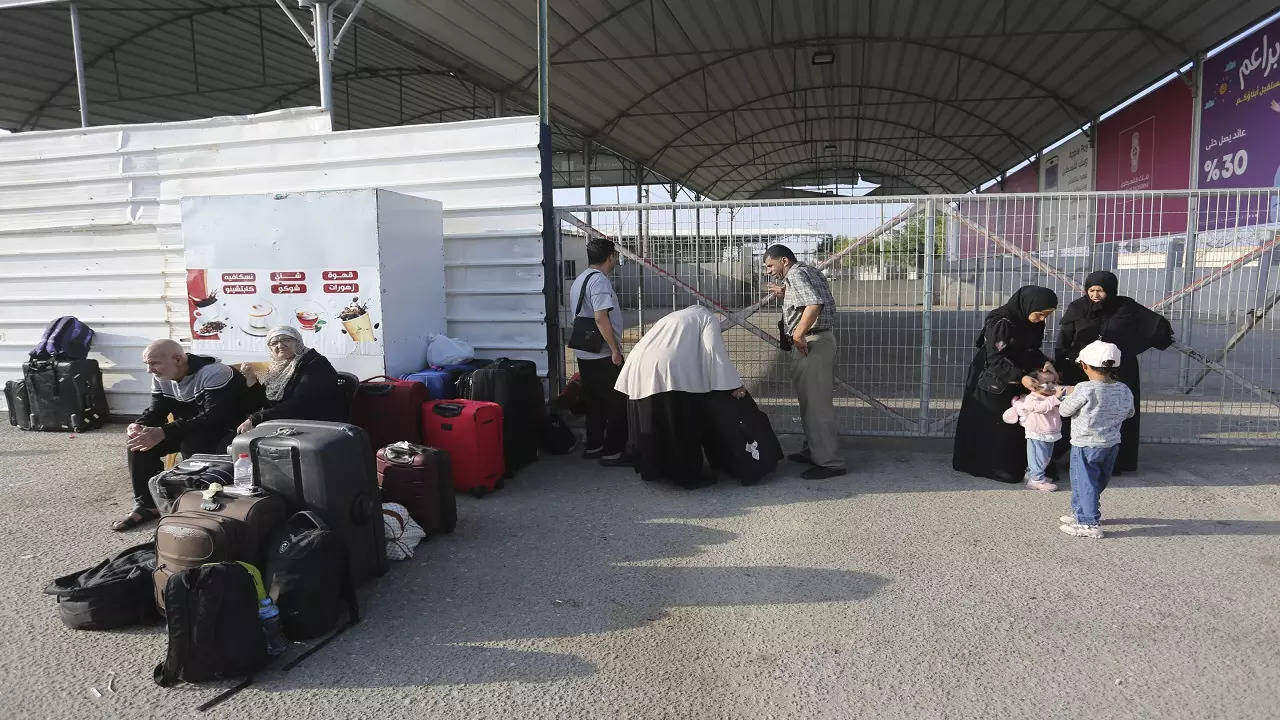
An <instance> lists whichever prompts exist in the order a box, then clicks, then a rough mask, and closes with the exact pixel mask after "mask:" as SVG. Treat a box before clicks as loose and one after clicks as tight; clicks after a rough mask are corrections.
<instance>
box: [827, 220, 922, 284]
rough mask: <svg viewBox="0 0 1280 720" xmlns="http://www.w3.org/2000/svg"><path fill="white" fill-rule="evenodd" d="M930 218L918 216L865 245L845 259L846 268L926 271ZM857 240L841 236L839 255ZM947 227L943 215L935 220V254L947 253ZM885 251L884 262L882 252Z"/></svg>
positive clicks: (838, 238) (839, 238)
mask: <svg viewBox="0 0 1280 720" xmlns="http://www.w3.org/2000/svg"><path fill="white" fill-rule="evenodd" d="M928 222H929V221H928V218H926V217H925V216H924V215H923V214H920V215H915V216H913V217H912V218H911V219H910V220H907V221H906V222H905V223H903V224H901V225H899V226H898V227H896V228H894V229H893V230H890V231H889V232H887V233H885V234H884V235H883V236H881V237H879V238H876V239H874V240H871V241H870V242H866V243H863V244H862V245H861V246H859V247H858V248H856V249H855V250H853V251H852V252H850V253H849V254H848V255H845V256H844V264H845V265H850V266H872V265H879V264H880V262H881V260H882V259H883V260H884V262H886V263H889V264H893V265H898V266H900V267H904V268H906V267H914V268H916V269H917V270H923V269H924V249H925V231H926V230H927V229H928V227H927V223H928ZM855 239H856V238H851V237H848V236H846V235H840V236H838V237H837V238H836V252H839V251H841V250H843V249H845V248H847V247H849V245H851V244H852V243H853V242H854V240H855ZM946 244H947V225H946V219H945V218H944V217H943V216H942V215H941V214H939V215H937V216H936V217H935V218H934V234H933V245H934V247H933V250H934V253H935V254H936V255H941V254H942V253H943V252H944V251H945V250H946ZM882 247H883V249H884V255H883V258H882V256H881V248H882Z"/></svg>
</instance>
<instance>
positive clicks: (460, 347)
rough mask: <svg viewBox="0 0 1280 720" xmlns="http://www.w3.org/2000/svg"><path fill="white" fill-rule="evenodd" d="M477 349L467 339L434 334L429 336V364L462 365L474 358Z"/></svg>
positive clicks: (431, 365) (429, 365)
mask: <svg viewBox="0 0 1280 720" xmlns="http://www.w3.org/2000/svg"><path fill="white" fill-rule="evenodd" d="M475 357H476V349H475V348H473V347H471V343H469V342H467V341H465V340H458V339H457V338H451V337H448V336H447V335H436V334H432V335H429V336H427V366H428V367H436V366H439V365H461V364H462V363H465V362H468V361H470V360H474V359H475Z"/></svg>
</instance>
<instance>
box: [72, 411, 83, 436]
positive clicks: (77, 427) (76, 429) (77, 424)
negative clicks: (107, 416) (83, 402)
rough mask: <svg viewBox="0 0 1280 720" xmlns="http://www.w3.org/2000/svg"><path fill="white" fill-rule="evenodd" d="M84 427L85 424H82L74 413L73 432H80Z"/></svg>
mask: <svg viewBox="0 0 1280 720" xmlns="http://www.w3.org/2000/svg"><path fill="white" fill-rule="evenodd" d="M82 427H83V424H82V423H81V422H80V416H79V415H77V414H75V413H72V414H71V431H72V432H80V429H81V428H82Z"/></svg>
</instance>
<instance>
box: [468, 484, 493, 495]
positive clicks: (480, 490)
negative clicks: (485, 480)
mask: <svg viewBox="0 0 1280 720" xmlns="http://www.w3.org/2000/svg"><path fill="white" fill-rule="evenodd" d="M487 494H489V488H486V487H485V486H483V485H477V486H476V487H473V488H471V496H472V497H475V498H482V497H484V496H485V495H487Z"/></svg>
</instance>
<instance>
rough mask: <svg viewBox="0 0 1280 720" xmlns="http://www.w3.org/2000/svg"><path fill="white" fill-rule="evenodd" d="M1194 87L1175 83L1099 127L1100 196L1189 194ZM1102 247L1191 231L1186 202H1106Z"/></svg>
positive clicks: (1101, 205)
mask: <svg viewBox="0 0 1280 720" xmlns="http://www.w3.org/2000/svg"><path fill="white" fill-rule="evenodd" d="M1191 111H1192V98H1191V87H1190V86H1189V85H1187V83H1186V82H1185V81H1183V80H1182V79H1181V78H1174V79H1172V80H1170V81H1169V82H1167V83H1165V84H1164V85H1162V86H1161V87H1159V88H1157V89H1156V90H1155V91H1153V92H1151V93H1150V94H1148V95H1147V96H1145V97H1143V98H1141V99H1140V100H1138V101H1137V102H1135V103H1133V104H1132V105H1130V106H1128V107H1126V108H1124V109H1123V110H1121V111H1120V112H1118V113H1116V114H1115V115H1112V116H1111V117H1109V118H1107V119H1106V120H1103V121H1102V122H1101V123H1100V124H1099V125H1098V170H1097V177H1096V185H1095V186H1096V187H1097V189H1098V190H1100V191H1106V190H1121V191H1125V192H1135V191H1139V190H1184V189H1186V187H1187V184H1188V180H1189V178H1190V167H1191ZM1096 227H1097V233H1098V235H1097V241H1098V242H1116V241H1123V240H1135V239H1141V238H1154V237H1161V236H1165V235H1172V234H1174V233H1180V232H1184V231H1185V230H1186V229H1187V201H1186V199H1185V198H1164V199H1124V200H1111V199H1104V200H1101V201H1099V203H1098V222H1097V225H1096Z"/></svg>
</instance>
